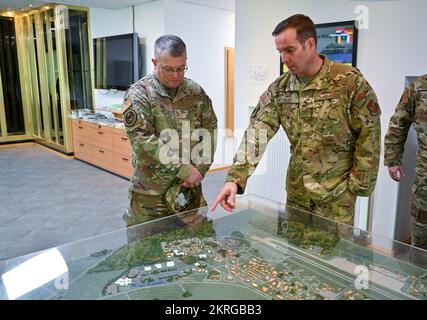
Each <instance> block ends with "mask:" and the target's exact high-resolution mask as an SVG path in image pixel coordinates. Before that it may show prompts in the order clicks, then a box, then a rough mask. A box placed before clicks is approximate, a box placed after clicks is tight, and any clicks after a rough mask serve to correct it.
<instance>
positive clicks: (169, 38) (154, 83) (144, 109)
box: [122, 35, 217, 226]
mask: <svg viewBox="0 0 427 320" xmlns="http://www.w3.org/2000/svg"><path fill="white" fill-rule="evenodd" d="M154 51H155V52H154V58H153V59H152V61H153V64H154V67H155V69H154V72H153V73H152V74H150V75H147V76H146V77H144V78H142V79H141V80H139V81H138V82H136V83H135V84H133V85H132V86H131V87H130V88H129V89H128V90H127V92H126V94H125V97H124V103H123V109H122V110H123V121H124V124H125V131H126V135H127V137H128V138H129V141H130V143H131V145H132V150H133V155H132V164H133V167H134V172H133V175H132V179H131V183H130V190H129V200H130V204H129V208H128V209H127V211H126V213H125V214H124V220H125V222H126V224H127V226H130V225H134V224H138V223H142V222H146V221H149V220H152V219H156V218H160V217H164V216H167V215H170V214H173V213H178V212H182V211H187V210H190V209H194V208H199V207H201V206H205V205H206V201H205V199H204V197H203V194H202V188H201V181H202V179H203V177H204V175H205V174H206V172H207V171H208V169H209V167H210V165H211V162H212V158H213V154H214V152H215V148H216V136H215V135H216V129H217V118H216V115H215V112H214V110H213V108H212V103H211V100H210V98H209V97H208V95H207V94H206V93H205V91H204V90H203V89H202V88H201V87H200V86H199V85H198V84H197V83H196V82H194V81H192V80H190V79H187V78H184V72H185V70H186V69H187V65H186V60H187V55H186V47H185V44H184V42H183V41H182V40H181V39H180V38H179V37H177V36H173V35H166V36H162V37H160V38H159V39H157V40H156V42H155V49H154ZM164 133H167V134H164ZM173 133H176V135H175V136H174V135H173ZM174 137H176V139H175V140H174ZM174 141H175V144H173V143H172V142H174ZM199 151H201V154H202V155H201V157H200V158H197V157H195V156H194V155H197V156H198V155H199ZM206 153H208V154H206ZM180 155H181V156H182V157H180ZM194 158H196V159H197V160H199V161H194Z"/></svg>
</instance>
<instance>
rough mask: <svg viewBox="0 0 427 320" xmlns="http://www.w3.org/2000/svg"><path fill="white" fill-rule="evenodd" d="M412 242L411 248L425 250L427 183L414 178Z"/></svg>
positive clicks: (426, 238) (426, 235)
mask: <svg viewBox="0 0 427 320" xmlns="http://www.w3.org/2000/svg"><path fill="white" fill-rule="evenodd" d="M412 191H413V193H412V204H411V215H412V240H411V244H412V245H413V246H416V247H419V248H422V249H425V250H427V183H426V181H420V178H419V177H416V180H415V183H414V184H413V186H412Z"/></svg>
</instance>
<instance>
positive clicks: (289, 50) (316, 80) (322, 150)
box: [212, 14, 381, 225]
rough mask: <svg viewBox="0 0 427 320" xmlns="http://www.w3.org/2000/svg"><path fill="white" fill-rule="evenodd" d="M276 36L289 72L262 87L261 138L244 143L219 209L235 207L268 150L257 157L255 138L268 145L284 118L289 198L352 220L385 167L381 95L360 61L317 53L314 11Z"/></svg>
mask: <svg viewBox="0 0 427 320" xmlns="http://www.w3.org/2000/svg"><path fill="white" fill-rule="evenodd" d="M273 36H274V40H275V43H276V48H277V50H278V51H279V53H280V56H281V58H282V61H283V62H284V63H285V64H286V66H287V67H288V69H289V72H287V73H285V74H283V75H282V76H281V77H279V78H278V79H276V80H275V81H274V82H273V83H272V84H271V85H270V86H269V87H268V89H267V90H266V91H265V92H264V93H263V94H262V95H261V97H260V99H259V102H258V105H257V106H256V108H255V110H254V112H253V113H252V115H251V118H250V124H249V128H248V130H250V129H253V130H255V131H256V135H255V137H257V138H255V139H253V138H248V139H247V142H245V141H243V142H242V144H241V145H240V148H239V151H238V152H237V156H236V157H235V160H234V163H233V166H232V168H231V169H230V170H229V172H228V177H227V180H226V181H227V182H226V183H225V185H224V187H223V188H222V190H221V191H220V193H219V195H218V197H217V199H216V200H215V202H214V204H213V206H212V209H213V210H214V209H215V208H216V206H217V205H218V203H220V204H221V205H222V206H223V207H224V208H225V209H226V210H228V211H231V210H232V209H233V208H234V207H235V196H236V193H242V192H243V191H244V189H245V186H246V182H247V179H248V178H249V176H250V175H251V174H252V173H253V172H254V170H255V168H256V166H257V164H258V162H259V158H260V155H259V156H258V155H257V159H258V160H257V159H254V158H251V157H252V156H253V155H250V154H248V152H247V150H251V149H253V148H250V147H249V145H250V144H251V143H252V144H255V145H256V150H257V151H260V153H262V151H263V148H262V147H260V146H259V135H260V134H261V135H262V133H261V129H264V130H265V131H266V132H267V140H270V139H271V138H272V137H273V136H274V134H275V133H276V132H277V130H278V129H279V128H280V126H282V127H283V128H284V130H285V131H286V134H287V136H288V138H289V141H290V144H291V159H290V163H289V168H288V172H287V180H286V189H287V205H288V206H291V207H295V208H298V209H302V210H306V211H310V212H314V213H317V214H320V215H323V216H326V217H328V218H331V219H335V220H337V221H340V222H344V223H346V224H350V225H352V224H353V216H354V207H355V201H356V197H357V196H369V195H370V194H371V192H372V191H373V189H374V187H375V183H376V178H377V173H378V165H379V156H380V144H381V128H380V114H381V111H380V108H379V105H378V102H377V98H376V95H375V93H374V91H373V89H372V88H371V86H370V85H369V83H368V82H367V81H366V79H365V78H364V77H363V76H362V74H361V73H360V72H359V71H358V70H357V69H355V68H353V67H351V66H348V65H346V64H342V63H336V62H333V61H330V60H329V59H327V58H326V57H325V56H322V55H319V54H318V53H317V37H316V28H315V25H314V23H313V21H312V20H311V19H310V18H309V17H307V16H304V15H301V14H297V15H294V16H291V17H289V18H287V19H286V20H284V21H282V22H280V23H279V24H278V25H277V27H276V28H275V30H274V31H273ZM248 130H247V131H246V132H248ZM246 144H248V148H246ZM242 159H244V160H245V161H242Z"/></svg>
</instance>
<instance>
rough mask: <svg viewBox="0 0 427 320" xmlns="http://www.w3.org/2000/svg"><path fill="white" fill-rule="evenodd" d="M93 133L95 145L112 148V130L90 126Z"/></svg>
mask: <svg viewBox="0 0 427 320" xmlns="http://www.w3.org/2000/svg"><path fill="white" fill-rule="evenodd" d="M90 130H91V134H92V141H93V143H92V144H93V145H96V146H99V147H100V148H102V149H107V150H112V149H113V141H112V138H111V132H108V131H106V130H103V129H99V128H98V129H93V128H90Z"/></svg>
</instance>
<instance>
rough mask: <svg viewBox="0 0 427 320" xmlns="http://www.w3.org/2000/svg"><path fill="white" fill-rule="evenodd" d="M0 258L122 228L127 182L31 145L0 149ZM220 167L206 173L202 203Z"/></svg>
mask: <svg viewBox="0 0 427 320" xmlns="http://www.w3.org/2000/svg"><path fill="white" fill-rule="evenodd" d="M0 172H1V174H0V260H4V259H8V258H11V257H16V256H20V255H24V254H28V253H31V252H34V251H38V250H42V249H46V248H50V247H53V246H57V245H60V244H64V243H67V242H70V241H74V240H78V239H83V238H87V237H90V236H94V235H98V234H101V233H105V232H109V231H113V230H117V229H120V228H124V227H125V225H124V222H123V220H122V215H123V212H124V210H125V208H126V207H127V201H128V199H127V195H128V185H129V181H128V180H126V179H124V178H121V177H118V176H116V175H113V174H110V173H108V172H106V171H103V170H101V169H98V168H96V167H93V166H91V165H88V164H86V163H83V162H81V161H78V160H75V159H73V158H66V157H64V156H62V155H59V154H57V153H56V152H53V151H50V150H48V149H46V148H44V147H41V146H39V145H33V144H26V145H22V146H8V147H4V146H2V147H1V148H0ZM225 173H226V172H225V171H218V172H214V173H208V174H207V176H206V178H205V179H204V181H203V190H204V193H205V197H206V200H207V202H208V204H211V203H212V201H213V200H214V199H215V197H216V194H217V192H218V191H219V189H220V188H221V186H222V184H223V182H224V179H225Z"/></svg>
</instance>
